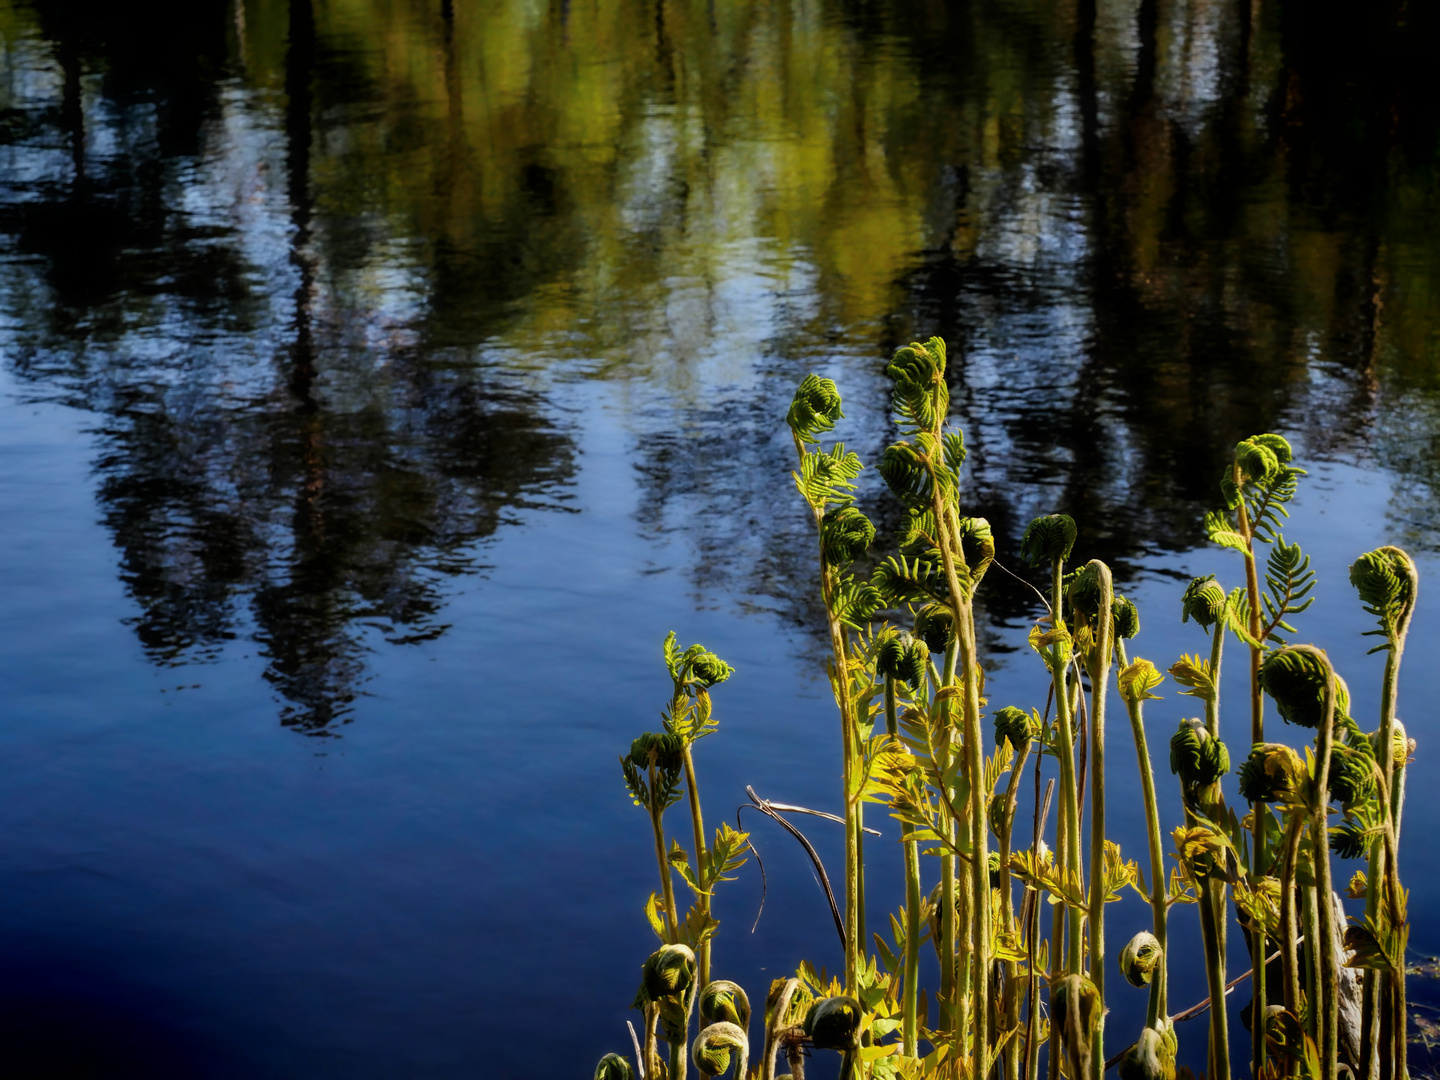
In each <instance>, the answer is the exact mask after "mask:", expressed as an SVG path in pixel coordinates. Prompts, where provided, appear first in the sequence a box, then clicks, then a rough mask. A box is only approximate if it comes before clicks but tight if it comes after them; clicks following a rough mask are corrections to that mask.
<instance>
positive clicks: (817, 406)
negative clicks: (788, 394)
mask: <svg viewBox="0 0 1440 1080" xmlns="http://www.w3.org/2000/svg"><path fill="white" fill-rule="evenodd" d="M844 417H845V414H844V413H843V412H841V411H840V390H839V388H838V387H836V385H835V383H834V381H833V380H831V379H825V378H821V377H820V376H819V375H816V374H814V373H813V372H812V373H811V374H809V375H806V376H805V378H803V379H801V380H800V385H799V386H798V387H796V389H795V398H794V400H793V401H791V403H790V411H789V412H788V413H786V414H785V423H787V424H789V425H790V430H791V431H793V432H794V433H795V438H797V439H798V440H800V442H801V443H815V442H819V441H820V436H821V435H823V434H824V433H825V432H827V431H830V430H832V429H833V428H834V427H835V421H837V420H842V419H844Z"/></svg>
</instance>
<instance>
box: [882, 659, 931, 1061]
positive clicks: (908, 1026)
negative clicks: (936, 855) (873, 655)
mask: <svg viewBox="0 0 1440 1080" xmlns="http://www.w3.org/2000/svg"><path fill="white" fill-rule="evenodd" d="M885 730H886V732H887V733H888V734H889V735H890V736H891V737H892V738H896V737H898V736H899V734H900V723H899V717H898V715H897V711H896V707H895V679H894V678H893V677H890V676H887V677H886V679H885ZM914 832H915V826H913V825H911V824H910V823H909V822H904V823H903V824H902V825H901V826H900V834H901V843H902V844H904V845H905V965H904V969H903V970H904V974H903V975H902V982H901V987H900V1015H901V1024H900V1038H901V1043H902V1050H903V1051H904V1053H905V1056H906V1057H915V1056H916V1055H917V1052H918V1050H919V1045H920V1023H919V1014H918V1006H919V998H920V905H921V903H922V900H921V896H920V852H919V847H918V845H917V844H916V843H915V841H914V840H911V839H909V837H910V836H911V835H912V834H913V833H914Z"/></svg>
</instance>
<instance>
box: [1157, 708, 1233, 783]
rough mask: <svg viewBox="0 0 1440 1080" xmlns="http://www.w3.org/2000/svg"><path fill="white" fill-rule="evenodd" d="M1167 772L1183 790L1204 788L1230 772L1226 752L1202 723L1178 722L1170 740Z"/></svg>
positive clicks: (1199, 720) (1227, 753)
mask: <svg viewBox="0 0 1440 1080" xmlns="http://www.w3.org/2000/svg"><path fill="white" fill-rule="evenodd" d="M1170 771H1171V772H1172V773H1174V774H1175V775H1176V776H1178V777H1180V780H1181V782H1182V783H1184V784H1185V785H1186V786H1187V787H1192V788H1201V787H1207V786H1209V785H1211V784H1216V783H1219V781H1220V778H1221V777H1222V776H1224V775H1225V774H1226V773H1228V772H1229V771H1230V752H1229V751H1228V750H1227V749H1225V744H1224V743H1223V742H1221V741H1220V740H1219V739H1216V738H1214V737H1213V736H1211V734H1210V732H1209V730H1208V729H1207V728H1206V727H1205V721H1203V720H1201V719H1199V718H1198V717H1192V718H1191V719H1189V720H1181V721H1180V727H1179V729H1178V730H1176V732H1175V734H1174V735H1173V736H1171V738H1170Z"/></svg>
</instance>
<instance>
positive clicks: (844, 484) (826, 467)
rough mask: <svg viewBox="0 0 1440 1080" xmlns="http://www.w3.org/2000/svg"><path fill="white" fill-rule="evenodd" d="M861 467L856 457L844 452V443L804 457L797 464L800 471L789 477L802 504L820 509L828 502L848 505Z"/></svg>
mask: <svg viewBox="0 0 1440 1080" xmlns="http://www.w3.org/2000/svg"><path fill="white" fill-rule="evenodd" d="M864 468H865V466H864V465H862V464H860V458H859V457H858V456H856V455H855V454H853V453H846V451H845V444H844V443H836V444H835V446H834V448H833V449H832V450H831V451H830V452H829V453H828V454H827V453H825V452H824V451H820V452H817V453H814V454H806V455H805V457H804V458H803V459H802V460H801V462H800V471H799V472H793V473H791V474H790V475H791V476H792V477H794V479H795V487H796V489H797V490H799V492H800V494H801V496H803V497H804V499H805V501H806V502H808V503H809V504H810V505H811V506H812V507H815V508H816V509H820V510H823V509H824V508H825V505H826V504H827V503H848V502H850V500H851V499H852V498H853V496H852V495H851V492H853V491H854V490H855V478H856V477H857V476H859V475H860V472H861V470H862V469H864Z"/></svg>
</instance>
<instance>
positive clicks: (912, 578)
mask: <svg viewBox="0 0 1440 1080" xmlns="http://www.w3.org/2000/svg"><path fill="white" fill-rule="evenodd" d="M870 583H871V584H872V585H874V586H875V587H876V588H877V589H879V590H880V592H881V594H882V595H883V596H884V597H885V599H886V600H888V601H889V602H890V603H891V604H894V605H896V606H897V607H898V606H899V605H900V604H926V603H932V602H935V601H941V602H943V601H946V600H949V599H950V592H949V589H948V587H947V586H946V584H945V571H944V570H943V569H942V568H941V566H940V565H939V564H938V563H936V562H932V561H930V560H928V559H907V558H905V556H903V555H899V556H893V555H892V556H891V557H890V558H888V559H886V560H885V561H884V562H882V563H881V564H880V565H879V566H877V567H876V568H875V571H874V573H872V574H871V575H870Z"/></svg>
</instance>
